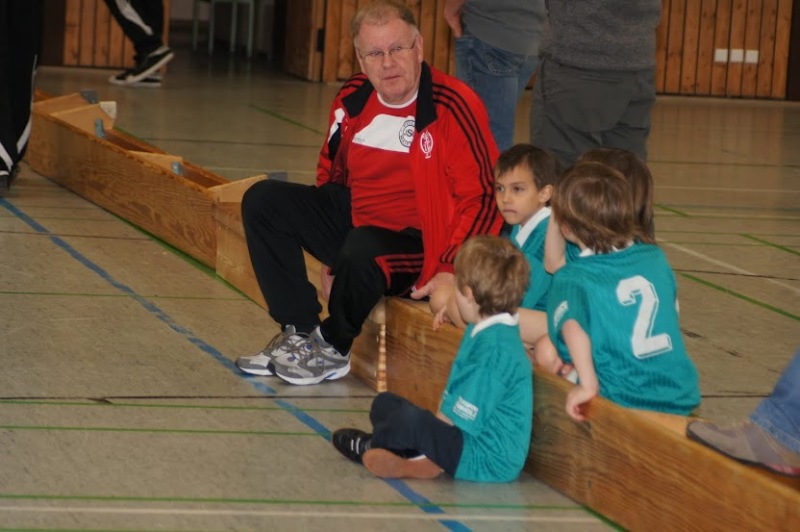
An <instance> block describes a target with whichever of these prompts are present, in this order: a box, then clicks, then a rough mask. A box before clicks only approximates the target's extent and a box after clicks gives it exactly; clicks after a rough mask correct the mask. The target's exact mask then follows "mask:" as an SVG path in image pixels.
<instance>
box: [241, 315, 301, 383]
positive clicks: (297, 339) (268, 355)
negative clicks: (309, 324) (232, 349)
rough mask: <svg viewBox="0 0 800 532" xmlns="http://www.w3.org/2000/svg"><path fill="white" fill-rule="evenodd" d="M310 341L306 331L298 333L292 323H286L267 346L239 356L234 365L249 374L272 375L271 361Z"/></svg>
mask: <svg viewBox="0 0 800 532" xmlns="http://www.w3.org/2000/svg"><path fill="white" fill-rule="evenodd" d="M309 342H311V337H310V336H309V335H308V334H306V333H299V332H297V330H296V329H295V327H294V325H287V326H286V327H285V328H284V329H283V331H282V332H279V333H278V334H276V335H275V336H274V337H273V338H272V340H270V342H269V343H268V344H267V346H266V347H265V348H264V349H262V350H261V351H259V352H258V353H256V354H255V355H252V356H246V357H239V358H238V359H237V360H236V366H237V367H238V368H239V369H240V370H242V371H244V372H245V373H249V374H251V375H262V376H269V375H274V373H273V370H272V362H273V361H274V360H275V359H276V358H278V357H280V356H283V355H286V354H291V353H294V352H295V351H296V350H297V349H298V348H301V347H302V346H303V345H304V344H307V343H309Z"/></svg>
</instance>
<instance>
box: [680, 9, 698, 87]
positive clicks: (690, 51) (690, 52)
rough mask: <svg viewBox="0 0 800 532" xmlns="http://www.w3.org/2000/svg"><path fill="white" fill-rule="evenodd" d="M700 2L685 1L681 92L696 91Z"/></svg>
mask: <svg viewBox="0 0 800 532" xmlns="http://www.w3.org/2000/svg"><path fill="white" fill-rule="evenodd" d="M701 9H702V3H701V2H697V1H692V0H689V1H688V2H687V3H686V12H685V15H684V30H683V53H682V54H681V84H680V92H681V94H694V93H695V92H697V64H698V61H699V59H700V53H699V48H698V46H699V38H700V21H701Z"/></svg>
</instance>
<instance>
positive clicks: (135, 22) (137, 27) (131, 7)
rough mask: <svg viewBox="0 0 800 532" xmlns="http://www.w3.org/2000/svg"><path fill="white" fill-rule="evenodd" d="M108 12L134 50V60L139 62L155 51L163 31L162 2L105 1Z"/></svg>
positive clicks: (136, 0)
mask: <svg viewBox="0 0 800 532" xmlns="http://www.w3.org/2000/svg"><path fill="white" fill-rule="evenodd" d="M105 2H106V5H107V6H108V10H109V11H111V14H112V15H113V16H114V18H115V19H116V20H117V23H118V24H119V25H120V27H121V28H122V31H123V33H125V36H126V37H127V38H128V39H130V40H131V42H132V43H133V49H134V50H136V56H135V58H134V59H135V60H136V62H137V63H139V62H141V61H142V60H143V59H144V58H145V57H146V56H147V54H149V53H150V52H153V51H155V50H157V49H158V48H159V47H160V46H161V44H162V42H161V35H162V34H163V31H164V2H162V0H105Z"/></svg>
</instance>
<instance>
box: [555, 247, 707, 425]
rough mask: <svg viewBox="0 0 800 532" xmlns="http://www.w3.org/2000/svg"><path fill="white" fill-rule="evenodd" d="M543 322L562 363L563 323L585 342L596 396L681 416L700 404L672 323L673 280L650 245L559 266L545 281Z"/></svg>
mask: <svg viewBox="0 0 800 532" xmlns="http://www.w3.org/2000/svg"><path fill="white" fill-rule="evenodd" d="M547 318H548V330H549V333H550V339H551V340H552V341H553V344H554V345H555V346H556V349H557V350H558V353H559V355H560V356H561V358H562V359H564V360H565V361H567V362H570V361H571V357H570V356H569V352H568V350H567V346H566V344H565V343H564V337H563V335H562V328H563V326H564V323H566V322H567V321H568V320H575V321H577V322H578V324H579V325H580V326H581V328H582V329H583V330H584V331H585V332H586V334H587V335H588V336H589V339H590V340H591V343H592V360H593V362H594V367H595V371H596V373H597V379H598V381H599V382H600V395H601V396H603V397H605V398H607V399H610V400H612V401H614V402H615V403H617V404H620V405H623V406H627V407H632V408H642V409H646V410H655V411H658V412H668V413H673V414H683V415H686V414H689V413H690V412H691V411H692V410H693V409H694V408H695V407H696V406H697V405H698V404H699V403H700V389H699V385H698V377H697V369H696V368H695V365H694V363H693V362H692V360H691V359H690V358H689V356H688V354H687V353H686V347H685V346H684V343H683V337H682V336H681V330H680V326H679V324H678V298H677V284H676V282H675V275H674V274H673V272H672V268H670V266H669V263H668V262H667V258H666V257H665V256H664V253H663V251H661V249H660V248H659V247H658V246H654V245H650V244H641V243H635V244H632V245H631V246H630V247H628V248H625V249H623V250H620V251H614V252H611V253H606V254H599V255H589V256H582V257H579V258H577V259H576V260H571V261H569V262H567V264H566V265H565V266H564V267H562V268H561V269H559V270H558V271H557V272H556V274H555V275H554V276H553V283H552V285H551V287H550V297H549V299H548V305H547Z"/></svg>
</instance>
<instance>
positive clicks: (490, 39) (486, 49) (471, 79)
mask: <svg viewBox="0 0 800 532" xmlns="http://www.w3.org/2000/svg"><path fill="white" fill-rule="evenodd" d="M544 4H545V0H446V2H445V4H444V17H445V20H446V21H447V23H448V24H449V25H450V28H451V29H452V30H453V35H454V36H455V37H456V47H455V50H456V77H457V78H458V79H460V80H462V81H464V82H466V83H467V85H469V86H470V87H471V88H472V90H474V91H475V92H476V93H478V96H480V97H481V99H482V100H483V103H484V105H486V110H487V111H488V112H489V125H490V128H491V130H492V135H493V136H494V140H495V142H496V143H497V147H498V148H499V149H500V151H504V150H507V149H508V148H510V147H511V146H512V145H513V144H514V117H515V115H516V111H517V103H518V102H519V99H520V98H521V97H522V94H523V92H524V91H525V87H526V86H527V85H528V82H529V81H530V79H531V76H533V73H534V72H535V71H536V67H537V65H538V64H539V57H538V51H539V37H540V35H541V33H542V29H543V25H544V18H545V8H544Z"/></svg>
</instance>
